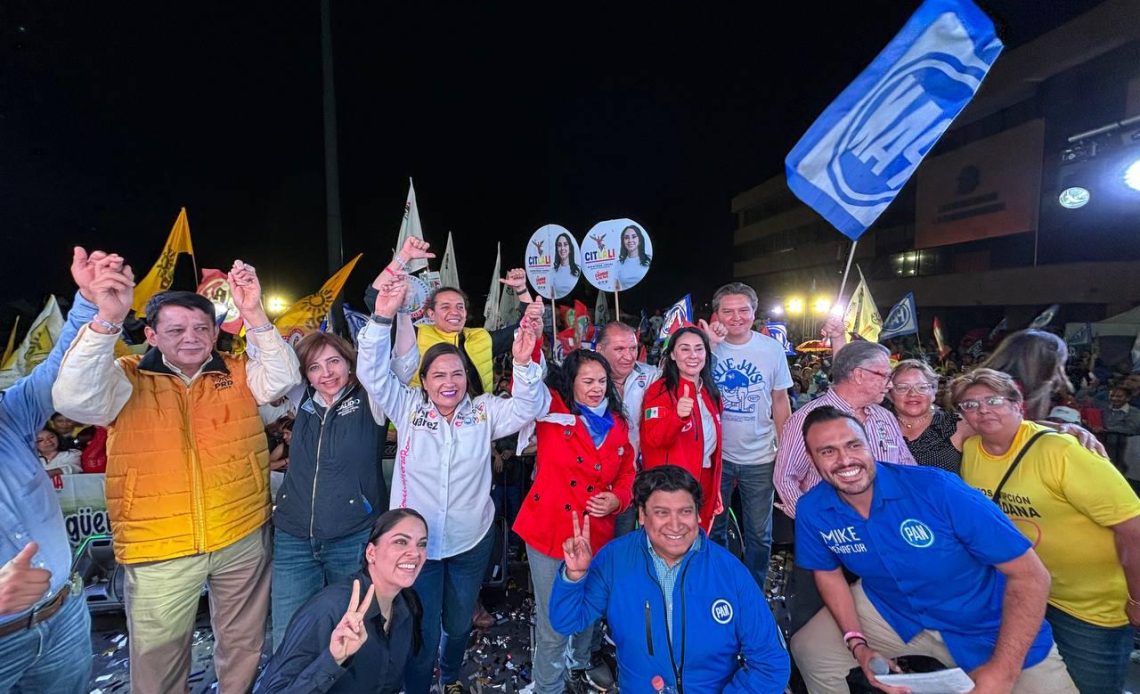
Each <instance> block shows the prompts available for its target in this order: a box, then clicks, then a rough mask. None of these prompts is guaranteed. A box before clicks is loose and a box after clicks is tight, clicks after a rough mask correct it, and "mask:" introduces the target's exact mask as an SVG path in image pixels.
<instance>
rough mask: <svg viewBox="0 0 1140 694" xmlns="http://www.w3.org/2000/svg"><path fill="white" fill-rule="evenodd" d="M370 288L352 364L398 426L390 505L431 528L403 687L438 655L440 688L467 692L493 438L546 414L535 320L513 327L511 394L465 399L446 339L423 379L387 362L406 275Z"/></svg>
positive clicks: (410, 687)
mask: <svg viewBox="0 0 1140 694" xmlns="http://www.w3.org/2000/svg"><path fill="white" fill-rule="evenodd" d="M373 286H374V287H376V289H377V290H378V291H379V295H378V296H377V298H376V314H375V315H373V316H372V320H371V321H369V322H368V324H367V325H366V326H365V327H364V328H363V329H362V330H361V331H360V335H359V337H358V338H357V340H358V347H359V353H358V357H357V370H358V374H359V378H360V382H361V384H362V385H363V386H364V388H365V390H367V391H368V395H369V397H370V398H371V399H372V401H373V402H376V403H378V404H379V405H380V407H381V408H382V409H383V411H384V412H386V413H387V414H388V417H389V418H390V419H391V420H392V421H393V422H395V424H396V432H397V443H396V467H395V470H394V471H393V474H392V499H391V503H390V507H391V508H400V507H409V506H410V507H413V508H416V509H418V510H419V511H420V512H422V513H423V514H424V516H426V517H427V523H428V529H429V531H430V539H429V540H428V547H427V559H428V560H427V563H426V565H425V566H424V569H423V572H422V573H421V574H420V577H419V578H418V579H417V580H416V592H417V593H418V594H419V596H420V600H421V601H422V602H423V607H424V617H423V643H424V647H423V649H422V650H421V651H420V653H419V654H418V655H417V656H415V657H414V658H413V659H412V662H411V663H409V664H408V671H407V674H406V676H405V684H406V690H407V692H408V694H427V692H428V690H429V689H430V687H431V681H432V671H433V666H434V663H435V658H436V654H437V653H439V658H440V670H441V671H442V674H443V676H442V682H443V685H444V691H445V692H451V691H453V690H455V689H456V688H459V689H458V691H463V689H462V684H461V683H460V674H461V673H460V666H461V665H462V663H463V652H464V650H465V648H466V646H467V639H468V636H469V635H470V633H471V612H472V610H473V609H474V607H475V598H476V597H477V596H478V594H479V587H480V586H481V585H482V583H483V575H484V573H485V572H486V570H487V563H488V561H489V559H490V556H491V549H492V545H493V544H494V536H493V534H492V532H491V521H492V519H493V518H494V515H495V505H494V503H493V502H492V501H491V441H492V440H494V439H498V438H502V437H504V436H509V435H511V434H514V433H516V432H518V431H519V429H521V428H522V427H523V425H525V424H527V423H528V422H531V421H533V420H534V418H535V417H537V416H538V415H539V413H540V412H542V408H543V401H544V398H545V397H546V389H545V388H544V387H543V385H542V374H541V369H540V368H539V366H538V364H535V363H534V362H533V361H531V356H530V355H531V352H532V351H533V350H534V343H535V339H536V338H535V334H536V333H537V329H538V326H536V325H534V321H533V320H532V319H529V318H523V320H522V322H521V323H520V325H519V329H518V331H517V332H516V333H515V341H514V345H513V347H512V349H511V351H512V354H513V356H514V362H515V367H514V385H513V387H512V390H511V395H512V397H510V398H507V399H503V398H497V397H495V396H494V395H480V396H478V397H474V398H473V397H471V396H470V395H469V393H468V391H467V388H468V378H467V372H466V370H465V368H464V360H463V357H462V356H461V355H460V353H459V350H458V349H457V348H456V347H455V346H454V345H451V344H447V343H440V344H437V345H433V346H432V347H430V348H429V349H428V350H427V352H426V353H425V354H424V355H423V360H422V361H421V362H420V383H421V384H422V385H421V386H420V387H417V388H411V387H408V386H405V385H403V384H401V383H400V381H399V380H398V379H397V378H396V377H395V375H394V374H393V373H392V372H391V369H390V357H391V351H392V347H391V324H392V319H393V317H394V316H395V315H396V311H397V310H398V309H399V307H400V306H401V305H402V304H403V302H404V294H405V292H406V290H407V280H406V279H405V278H404V276H402V275H400V274H398V273H394V272H392V271H391V270H389V269H385V270H383V271H382V272H381V273H380V275H379V276H378V277H377V278H376V281H375V282H374V283H373ZM441 626H442V632H443V634H444V636H445V638H444V639H443V647H442V651H441V649H440V641H441V639H440V632H441Z"/></svg>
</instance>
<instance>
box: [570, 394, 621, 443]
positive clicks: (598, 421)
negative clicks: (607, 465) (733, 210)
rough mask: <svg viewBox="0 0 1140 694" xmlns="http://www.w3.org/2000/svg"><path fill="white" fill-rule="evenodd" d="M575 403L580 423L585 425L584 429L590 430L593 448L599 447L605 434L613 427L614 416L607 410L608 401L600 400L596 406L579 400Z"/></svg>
mask: <svg viewBox="0 0 1140 694" xmlns="http://www.w3.org/2000/svg"><path fill="white" fill-rule="evenodd" d="M577 405H578V410H579V414H580V415H581V417H582V423H584V424H585V425H586V431H588V432H590V439H591V440H593V442H594V448H601V446H602V442H603V441H605V440H606V434H608V433H610V429H613V427H614V416H613V415H612V414H610V412H609V407H610V401H609V400H608V399H607V400H602V402H601V403H600V404H599V405H598V406H597V407H590V406H589V405H583V404H582V403H580V402H578V403H577Z"/></svg>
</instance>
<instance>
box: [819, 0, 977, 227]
mask: <svg viewBox="0 0 1140 694" xmlns="http://www.w3.org/2000/svg"><path fill="white" fill-rule="evenodd" d="M965 32H966V29H965V27H963V26H962V24H961V22H959V21H958V18H957V17H955V16H954V15H952V14H945V15H942V16H941V17H939V18H938V20H937V21H936V22H935V23H934V24H933V25H932V26H931V27H930V28H929V29H928V30H927V31H926V32H925V33H923V35H922V36H921V37H920V38H919V40H918V42H917V43H916V44H915V45H914V46H913V47H912V48H911V50H910V51H908V53H907V55H906V56H904V58H903V60H901V61H900V62H899V63H898V64H897V65H896V69H895V70H893V71H892V72H890V73H888V74H887V75H886V76H885V77H884V79H883V80H882V81H881V82H880V83H879V84H878V85H876V86H875V87H874V88H873V89H872V90H870V91H869V92H868V93H867V94H866V95H865V96H864V97H863V98H862V99H861V100H860V101H859V102H858V103H857V104H856V106H855V109H854V110H853V112H852V116H851V118H850V119H849V120H848V121H847V122H846V123H845V124H844V125H845V127H844V129H843V132H842V134H841V136H840V138H839V140H838V141H837V142H836V144H835V146H834V148H833V150H832V153H831V161H830V163H829V165H828V175H829V177H830V178H831V181H832V183H833V185H834V186H835V189H836V191H837V192H838V193H839V195H840V197H841V198H842V199H843V200H844V201H845V202H847V203H848V204H850V205H854V206H863V207H873V206H876V205H880V204H885V203H888V202H890V201H891V199H893V198H894V196H895V193H896V192H897V191H898V189H899V188H901V187H902V185H903V184H904V183H906V182H907V180H908V179H909V178H910V176H911V174H912V173H914V170H915V169H916V168H918V165H919V163H920V162H921V161H922V158H923V157H924V156H926V152H927V150H929V149H930V147H931V146H932V145H933V144H934V143H935V142H936V141H937V140H938V138H939V137H941V136H942V133H943V132H945V130H946V128H948V127H949V126H950V122H951V121H952V120H953V119H954V116H956V115H957V114H958V110H959V107H960V105H961V104H962V103H963V102H965V101H967V100H969V99H970V97H971V96H973V94H974V92H976V91H977V89H978V87H979V86H980V84H981V78H982V76H984V75H985V72H986V70H988V69H989V63H982V61H980V60H979V59H978V58H977V57H975V56H974V51H973V48H974V46H973V45H972V44H970V43H959V44H954V47H956V48H962V49H965V50H961V51H960V52H958V54H956V55H955V54H947V53H945V52H943V51H944V50H945V49H946V47H947V46H946V45H945V44H942V45H938V43H936V42H937V41H939V39H940V37H943V36H947V35H955V34H961V33H965Z"/></svg>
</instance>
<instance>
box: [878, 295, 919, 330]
mask: <svg viewBox="0 0 1140 694" xmlns="http://www.w3.org/2000/svg"><path fill="white" fill-rule="evenodd" d="M916 334H918V310H917V309H916V308H915V306H914V292H907V293H906V296H904V297H903V298H902V299H901V300H900V301H899V302H898V303H897V304H895V305H894V306H892V307H891V312H890V313H888V314H887V319H886V320H885V321H883V331H882V332H880V333H879V341H880V342H881V341H883V340H887V339H890V338H892V337H899V336H900V335H916Z"/></svg>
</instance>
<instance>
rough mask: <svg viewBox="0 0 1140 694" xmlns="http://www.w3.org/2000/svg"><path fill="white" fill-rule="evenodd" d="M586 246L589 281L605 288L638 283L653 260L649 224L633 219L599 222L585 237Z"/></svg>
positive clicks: (584, 255) (584, 257) (618, 288)
mask: <svg viewBox="0 0 1140 694" xmlns="http://www.w3.org/2000/svg"><path fill="white" fill-rule="evenodd" d="M582 248H583V249H584V250H583V251H582V263H583V266H584V268H585V270H586V281H587V282H589V283H590V284H592V285H594V286H595V287H597V288H598V289H599V290H601V291H603V292H618V291H622V290H623V289H629V288H631V287H633V286H635V285H636V284H637V283H638V282H640V281H641V280H642V278H644V277H645V274H646V273H647V272H649V265H650V263H651V262H652V261H653V241H652V239H650V238H649V233H648V232H647V231H645V227H643V226H641V225H640V224H638V223H637V222H635V221H633V220H632V219H611V220H609V221H607V222H599V223H597V224H595V225H594V227H593V228H592V229H590V231H589V232H587V233H586V238H585V239H583V240H582Z"/></svg>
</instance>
